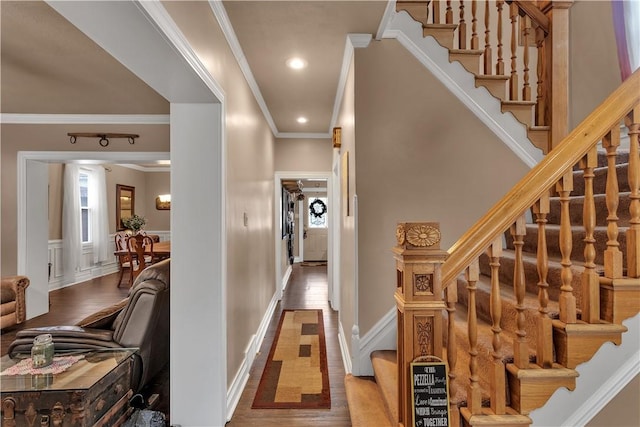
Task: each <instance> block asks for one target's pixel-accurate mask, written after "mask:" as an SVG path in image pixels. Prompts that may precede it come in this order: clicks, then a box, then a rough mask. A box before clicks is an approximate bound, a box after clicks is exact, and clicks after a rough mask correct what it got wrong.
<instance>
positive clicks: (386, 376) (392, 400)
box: [371, 350, 399, 420]
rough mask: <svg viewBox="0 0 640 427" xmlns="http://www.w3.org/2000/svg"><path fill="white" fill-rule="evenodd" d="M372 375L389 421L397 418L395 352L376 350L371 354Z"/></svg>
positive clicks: (396, 365) (396, 366)
mask: <svg viewBox="0 0 640 427" xmlns="http://www.w3.org/2000/svg"><path fill="white" fill-rule="evenodd" d="M371 363H372V365H373V374H374V377H375V379H376V383H377V384H378V389H379V390H380V394H381V396H382V400H383V401H384V405H385V409H386V411H387V414H388V417H389V419H391V420H397V419H399V417H398V361H397V352H396V351H395V350H376V351H374V352H372V353H371Z"/></svg>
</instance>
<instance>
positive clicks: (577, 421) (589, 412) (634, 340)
mask: <svg viewBox="0 0 640 427" xmlns="http://www.w3.org/2000/svg"><path fill="white" fill-rule="evenodd" d="M623 324H624V326H626V327H627V329H628V331H627V332H626V333H624V334H623V335H622V344H620V345H619V346H616V345H614V344H613V343H610V342H607V343H605V344H604V345H603V346H602V347H600V349H599V350H598V352H597V353H596V354H595V355H594V356H593V358H592V359H591V360H589V361H588V362H586V363H583V364H581V365H578V367H576V370H577V371H578V373H579V374H580V376H579V377H578V378H577V379H576V388H575V390H573V391H569V390H567V389H564V388H561V389H558V390H556V392H555V393H554V394H553V395H552V396H551V398H550V399H549V400H548V402H547V403H546V404H545V406H543V407H542V408H539V409H536V410H533V411H531V413H530V414H529V417H531V419H532V420H533V424H532V425H534V426H550V425H557V426H583V425H585V424H586V423H588V422H589V421H590V420H591V419H592V418H593V417H594V416H596V415H597V414H598V413H599V412H600V410H602V408H603V407H604V406H605V405H606V404H607V403H608V402H609V401H610V400H611V399H613V398H614V397H615V396H616V395H617V394H618V393H619V392H620V390H622V389H623V388H624V386H625V385H627V384H628V383H629V382H630V381H631V380H632V379H633V378H635V376H636V375H638V374H639V373H640V314H637V315H636V316H634V317H632V318H630V319H627V320H625V321H624V322H623Z"/></svg>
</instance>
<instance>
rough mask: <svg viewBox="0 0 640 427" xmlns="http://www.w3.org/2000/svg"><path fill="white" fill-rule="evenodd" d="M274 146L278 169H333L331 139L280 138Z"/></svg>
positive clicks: (306, 170)
mask: <svg viewBox="0 0 640 427" xmlns="http://www.w3.org/2000/svg"><path fill="white" fill-rule="evenodd" d="M274 147H275V152H274V153H275V154H274V158H275V169H276V171H305V172H325V171H330V170H331V154H332V153H331V150H332V148H331V139H311V138H309V139H297V138H296V139H294V138H291V139H289V138H280V139H278V140H276V143H275V146H274Z"/></svg>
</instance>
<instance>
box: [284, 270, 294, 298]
mask: <svg viewBox="0 0 640 427" xmlns="http://www.w3.org/2000/svg"><path fill="white" fill-rule="evenodd" d="M291 273H293V267H292V266H290V265H289V266H287V271H285V272H284V276H283V277H282V292H283V293H284V290H285V289H287V284H288V283H289V277H291Z"/></svg>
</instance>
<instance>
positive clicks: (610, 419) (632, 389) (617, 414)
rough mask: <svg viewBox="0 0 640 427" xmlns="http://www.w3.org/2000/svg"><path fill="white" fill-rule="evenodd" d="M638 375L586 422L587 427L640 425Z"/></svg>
mask: <svg viewBox="0 0 640 427" xmlns="http://www.w3.org/2000/svg"><path fill="white" fill-rule="evenodd" d="M638 394H640V375H636V376H635V378H634V379H633V380H631V382H629V384H627V385H626V386H625V387H624V388H623V389H622V390H621V391H620V393H618V395H617V396H616V397H615V399H613V400H612V401H611V402H609V404H608V405H607V406H605V407H604V408H602V410H601V411H600V413H599V414H598V415H596V416H595V417H593V419H592V420H591V421H589V422H588V423H587V427H610V426H617V427H636V426H640V405H638Z"/></svg>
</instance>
